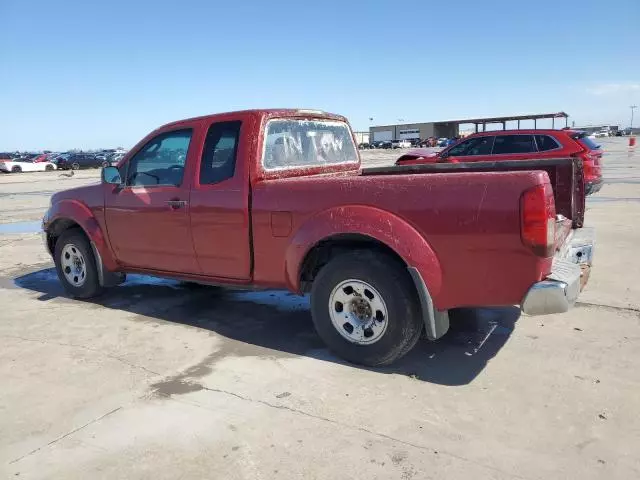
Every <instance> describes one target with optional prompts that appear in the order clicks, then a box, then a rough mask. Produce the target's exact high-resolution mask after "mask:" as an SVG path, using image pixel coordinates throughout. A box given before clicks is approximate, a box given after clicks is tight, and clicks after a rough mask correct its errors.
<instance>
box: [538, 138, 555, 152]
mask: <svg viewBox="0 0 640 480" xmlns="http://www.w3.org/2000/svg"><path fill="white" fill-rule="evenodd" d="M535 137H536V144H537V145H538V151H539V152H546V151H548V150H555V149H556V148H560V145H558V142H556V139H555V138H553V137H550V136H549V135H536V136H535Z"/></svg>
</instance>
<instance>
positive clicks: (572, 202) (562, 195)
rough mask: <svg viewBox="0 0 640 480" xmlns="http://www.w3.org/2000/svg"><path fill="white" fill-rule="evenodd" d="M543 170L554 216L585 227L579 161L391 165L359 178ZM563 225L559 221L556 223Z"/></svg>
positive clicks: (372, 170)
mask: <svg viewBox="0 0 640 480" xmlns="http://www.w3.org/2000/svg"><path fill="white" fill-rule="evenodd" d="M523 170H543V171H545V172H547V174H548V175H549V180H550V182H551V186H552V187H553V192H554V197H555V201H556V212H557V213H558V215H562V216H563V217H564V218H565V219H570V220H571V224H572V227H573V228H580V227H582V226H583V224H584V212H585V191H584V173H583V166H582V160H581V159H579V158H572V157H566V158H550V159H545V160H539V159H538V160H507V161H499V162H469V163H432V164H422V165H398V166H396V165H394V166H389V167H373V168H363V169H362V171H361V174H362V175H364V176H369V175H407V174H428V173H453V172H460V173H462V172H487V173H489V174H490V173H491V172H509V171H523ZM559 220H560V221H562V219H559Z"/></svg>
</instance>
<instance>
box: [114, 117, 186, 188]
mask: <svg viewBox="0 0 640 480" xmlns="http://www.w3.org/2000/svg"><path fill="white" fill-rule="evenodd" d="M191 133H192V132H191V129H188V130H177V131H175V132H168V133H163V134H161V135H158V136H157V137H155V138H153V139H152V140H151V141H149V143H147V144H146V145H145V146H144V147H142V149H141V150H140V151H139V152H138V153H136V154H135V155H134V156H133V157H132V158H131V160H129V164H128V166H127V175H126V184H127V185H130V186H138V185H144V186H154V185H174V186H176V187H178V186H180V184H181V183H182V178H183V176H184V166H185V162H186V159H187V152H188V150H189V143H190V141H191Z"/></svg>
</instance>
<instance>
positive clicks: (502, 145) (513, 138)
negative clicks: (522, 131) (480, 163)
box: [493, 135, 536, 155]
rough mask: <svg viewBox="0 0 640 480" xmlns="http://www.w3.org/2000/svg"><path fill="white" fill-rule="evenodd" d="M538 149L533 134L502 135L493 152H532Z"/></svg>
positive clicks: (497, 139) (497, 140) (497, 138)
mask: <svg viewBox="0 0 640 480" xmlns="http://www.w3.org/2000/svg"><path fill="white" fill-rule="evenodd" d="M535 151H536V144H535V143H534V141H533V135H500V136H497V137H496V140H495V143H494V144H493V154H494V155H500V154H505V153H532V152H535Z"/></svg>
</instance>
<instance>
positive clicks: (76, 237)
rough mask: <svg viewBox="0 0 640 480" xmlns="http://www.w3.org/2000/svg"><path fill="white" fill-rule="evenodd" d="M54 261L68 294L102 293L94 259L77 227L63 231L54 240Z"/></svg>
mask: <svg viewBox="0 0 640 480" xmlns="http://www.w3.org/2000/svg"><path fill="white" fill-rule="evenodd" d="M54 261H55V264H56V271H57V272H58V278H59V279H60V282H62V285H63V286H64V288H65V290H66V291H67V292H68V293H69V295H71V296H72V297H76V298H91V297H95V296H96V295H99V294H100V293H102V287H101V286H100V281H99V279H98V269H97V267H96V260H95V257H94V255H93V250H92V249H91V245H90V244H89V241H88V240H87V238H86V237H85V236H84V233H82V232H81V231H79V230H77V229H72V230H67V231H66V232H64V233H63V234H62V235H61V236H60V238H59V239H58V241H57V242H56V248H55V252H54Z"/></svg>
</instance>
